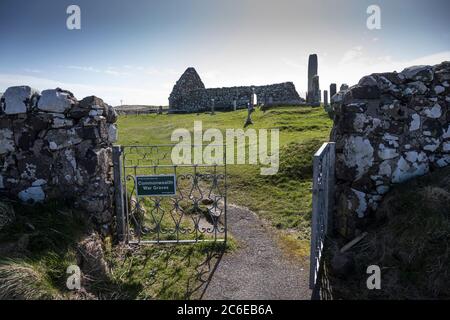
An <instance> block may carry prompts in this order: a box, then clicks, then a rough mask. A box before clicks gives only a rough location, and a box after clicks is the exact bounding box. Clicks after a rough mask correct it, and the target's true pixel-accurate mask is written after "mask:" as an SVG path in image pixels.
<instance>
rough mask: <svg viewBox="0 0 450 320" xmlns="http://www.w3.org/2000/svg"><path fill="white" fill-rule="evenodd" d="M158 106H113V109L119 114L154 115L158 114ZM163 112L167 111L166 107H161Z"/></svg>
mask: <svg viewBox="0 0 450 320" xmlns="http://www.w3.org/2000/svg"><path fill="white" fill-rule="evenodd" d="M159 108H160V106H151V105H121V106H115V107H114V109H115V110H116V111H117V112H118V113H119V114H135V113H139V114H148V113H156V112H158V110H159ZM162 109H163V111H167V110H169V107H168V106H162Z"/></svg>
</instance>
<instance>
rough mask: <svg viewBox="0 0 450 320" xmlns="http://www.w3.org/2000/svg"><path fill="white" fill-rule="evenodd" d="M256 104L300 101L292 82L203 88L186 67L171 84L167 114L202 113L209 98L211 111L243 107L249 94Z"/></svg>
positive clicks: (197, 76)
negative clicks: (212, 109) (172, 85)
mask: <svg viewBox="0 0 450 320" xmlns="http://www.w3.org/2000/svg"><path fill="white" fill-rule="evenodd" d="M253 93H254V94H256V96H257V104H260V105H299V104H303V103H304V102H305V101H304V100H303V99H302V98H300V96H299V94H298V93H297V91H296V90H295V85H294V84H293V83H292V82H284V83H279V84H272V85H265V86H241V87H228V88H209V89H207V88H205V86H204V84H203V82H202V81H201V79H200V76H199V75H198V74H197V72H196V71H195V69H194V68H188V69H187V70H186V71H185V72H184V73H183V75H182V76H181V78H180V79H179V80H178V81H177V83H176V84H175V86H174V88H173V90H172V93H171V94H170V97H169V111H170V112H171V113H177V112H187V113H189V112H203V111H209V110H211V107H212V104H213V101H212V100H213V99H214V108H215V110H228V111H231V110H234V106H235V105H236V107H237V108H246V107H247V105H248V103H250V102H251V97H252V94H253Z"/></svg>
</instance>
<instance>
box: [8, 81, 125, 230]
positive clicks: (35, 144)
mask: <svg viewBox="0 0 450 320" xmlns="http://www.w3.org/2000/svg"><path fill="white" fill-rule="evenodd" d="M0 107H1V108H0V193H1V194H2V195H3V196H6V197H9V198H13V199H20V200H21V201H23V202H25V203H29V204H34V203H37V202H44V201H48V200H50V199H65V200H67V201H68V202H70V203H72V204H73V205H74V206H75V207H77V208H80V209H82V210H85V211H86V213H87V214H89V215H91V216H92V217H93V218H94V221H95V222H96V223H97V224H98V225H102V226H103V225H105V227H106V226H108V225H109V224H110V223H111V220H112V195H113V187H112V184H113V182H112V173H111V156H112V145H113V143H114V142H115V141H116V140H117V127H116V125H115V124H114V123H115V122H116V120H117V114H116V112H115V111H114V108H113V107H111V106H109V105H107V104H106V103H104V102H103V100H101V99H100V98H97V97H94V96H92V97H87V98H84V99H83V100H81V101H78V100H77V99H76V98H75V97H74V95H73V94H72V93H71V92H69V91H66V90H62V89H60V88H57V89H52V90H44V91H43V92H42V94H39V92H38V91H37V90H34V89H32V88H30V87H28V86H17V87H11V88H8V89H7V90H6V91H5V94H4V95H3V97H2V98H1V100H0Z"/></svg>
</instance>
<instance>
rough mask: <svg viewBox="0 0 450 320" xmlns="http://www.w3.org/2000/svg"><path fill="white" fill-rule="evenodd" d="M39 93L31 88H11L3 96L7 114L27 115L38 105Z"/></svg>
mask: <svg viewBox="0 0 450 320" xmlns="http://www.w3.org/2000/svg"><path fill="white" fill-rule="evenodd" d="M38 95H39V92H38V91H37V90H35V89H32V88H30V87H29V86H18V87H9V88H8V89H6V91H5V93H4V94H3V97H2V99H4V112H5V113H6V114H20V113H26V112H27V111H28V110H30V109H31V108H32V107H33V106H34V105H35V103H36V99H37V96H38Z"/></svg>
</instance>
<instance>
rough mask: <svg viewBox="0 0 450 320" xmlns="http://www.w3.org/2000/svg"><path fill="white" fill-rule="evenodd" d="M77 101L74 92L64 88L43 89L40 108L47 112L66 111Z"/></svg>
mask: <svg viewBox="0 0 450 320" xmlns="http://www.w3.org/2000/svg"><path fill="white" fill-rule="evenodd" d="M76 102H77V101H76V99H75V97H74V96H73V94H72V93H71V92H69V91H66V90H62V89H59V88H57V89H51V90H44V91H42V96H41V98H40V99H39V103H38V109H39V110H42V111H46V112H54V113H65V112H66V111H68V110H69V109H70V108H71V107H72V105H73V104H75V103H76Z"/></svg>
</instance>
